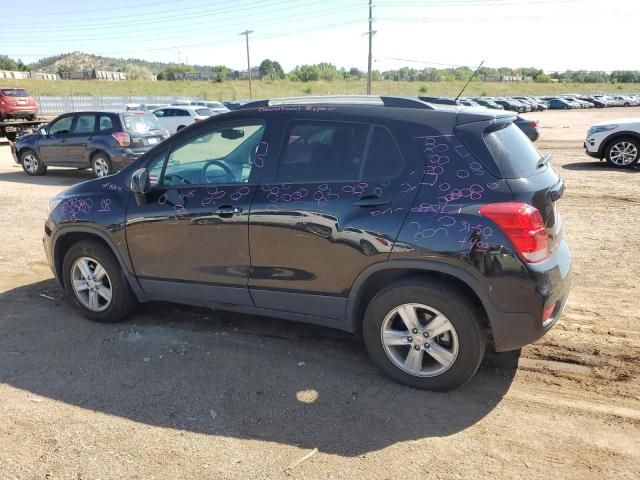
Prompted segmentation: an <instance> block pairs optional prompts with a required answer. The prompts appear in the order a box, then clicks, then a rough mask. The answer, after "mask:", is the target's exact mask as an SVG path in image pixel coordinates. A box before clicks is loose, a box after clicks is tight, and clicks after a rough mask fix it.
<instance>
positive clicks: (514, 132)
mask: <svg viewBox="0 0 640 480" xmlns="http://www.w3.org/2000/svg"><path fill="white" fill-rule="evenodd" d="M484 143H485V145H486V146H487V149H488V150H489V152H490V153H491V156H492V157H493V159H494V160H495V162H496V164H497V165H498V168H500V171H501V172H502V175H503V177H504V178H518V177H530V176H531V175H534V174H535V173H536V170H537V168H538V161H539V160H540V158H542V155H541V154H540V152H539V151H538V149H537V148H536V147H535V145H534V144H533V143H531V141H530V140H529V139H528V138H527V136H526V135H525V134H524V133H522V130H520V128H519V127H517V126H516V125H514V124H513V123H510V124H509V126H507V127H505V128H501V129H500V130H495V131H493V132H490V133H485V134H484Z"/></svg>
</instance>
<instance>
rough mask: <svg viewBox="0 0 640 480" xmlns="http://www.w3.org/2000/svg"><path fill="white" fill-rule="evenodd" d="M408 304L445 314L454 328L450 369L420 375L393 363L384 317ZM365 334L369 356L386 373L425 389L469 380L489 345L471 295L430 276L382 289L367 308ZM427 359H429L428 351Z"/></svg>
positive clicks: (445, 387) (449, 387)
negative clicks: (386, 343)
mask: <svg viewBox="0 0 640 480" xmlns="http://www.w3.org/2000/svg"><path fill="white" fill-rule="evenodd" d="M408 303H419V304H428V305H429V306H430V307H432V308H435V309H437V310H438V311H439V312H441V313H442V314H443V315H445V316H446V318H447V319H448V320H449V322H450V323H451V324H452V325H453V326H454V328H455V332H456V334H457V339H458V354H457V357H456V358H455V360H454V361H453V364H451V366H450V367H449V369H448V370H446V371H444V372H443V373H441V374H439V375H437V376H431V377H421V376H416V375H413V374H410V373H408V372H406V371H404V370H402V369H401V368H400V367H398V366H396V365H395V364H394V363H393V362H392V360H391V359H390V357H389V356H388V355H387V353H386V351H385V348H384V346H383V344H382V339H381V329H382V326H383V323H384V320H385V317H386V316H387V315H388V314H389V313H390V312H391V311H392V310H393V309H394V308H396V307H398V306H400V305H404V304H408ZM362 333H363V338H364V343H365V346H366V348H367V351H368V352H369V356H370V357H371V359H372V360H373V362H374V363H375V364H376V365H377V366H378V367H379V368H380V369H381V370H382V371H383V372H384V373H386V374H387V375H388V376H389V377H391V378H392V379H393V380H395V381H397V382H398V383H401V384H404V385H408V386H411V387H414V388H420V389H425V390H435V391H448V390H452V389H454V388H457V387H460V386H461V385H463V384H464V383H466V382H467V381H468V380H469V379H470V378H471V377H473V375H474V374H475V373H476V372H477V370H478V367H479V366H480V362H481V361H482V359H483V357H484V352H485V346H486V335H485V331H484V328H483V327H482V324H481V316H480V313H479V312H478V310H477V308H476V307H474V305H473V304H472V303H471V301H470V300H469V298H468V297H467V296H466V295H465V294H464V293H463V292H461V291H460V290H459V289H458V288H456V287H455V286H454V285H451V284H447V283H446V282H442V281H437V282H436V281H433V280H429V279H418V278H413V279H406V280H401V281H398V282H395V283H392V284H391V285H389V286H387V287H385V288H384V289H382V290H380V291H379V292H378V293H377V294H376V295H375V296H374V297H373V299H372V300H371V302H370V303H369V305H368V307H367V310H366V313H365V317H364V321H363V332H362ZM408 348H412V347H411V346H409V347H408ZM414 348H415V345H414ZM425 352H426V350H425ZM425 358H429V357H427V356H426V353H425Z"/></svg>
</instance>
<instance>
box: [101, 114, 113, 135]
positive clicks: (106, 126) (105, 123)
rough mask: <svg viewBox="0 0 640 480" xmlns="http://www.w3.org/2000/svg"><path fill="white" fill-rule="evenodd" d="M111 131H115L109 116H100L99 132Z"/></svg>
mask: <svg viewBox="0 0 640 480" xmlns="http://www.w3.org/2000/svg"><path fill="white" fill-rule="evenodd" d="M109 130H113V120H112V119H111V117H110V116H109V115H100V119H99V120H98V131H99V132H107V131H109Z"/></svg>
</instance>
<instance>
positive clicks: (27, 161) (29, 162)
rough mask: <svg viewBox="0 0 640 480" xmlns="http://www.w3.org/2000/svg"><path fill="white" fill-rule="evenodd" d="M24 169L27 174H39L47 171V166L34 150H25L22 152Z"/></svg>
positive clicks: (21, 160)
mask: <svg viewBox="0 0 640 480" xmlns="http://www.w3.org/2000/svg"><path fill="white" fill-rule="evenodd" d="M20 163H21V164H22V169H23V170H24V171H25V173H26V174H27V175H32V176H38V175H44V174H45V173H46V172H47V166H46V165H45V164H44V163H43V162H42V160H40V157H39V156H38V154H37V153H36V152H34V151H33V150H25V151H24V152H22V153H21V154H20Z"/></svg>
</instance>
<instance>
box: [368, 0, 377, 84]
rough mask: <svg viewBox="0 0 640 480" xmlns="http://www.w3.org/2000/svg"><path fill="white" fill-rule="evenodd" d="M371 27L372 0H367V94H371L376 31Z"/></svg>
mask: <svg viewBox="0 0 640 480" xmlns="http://www.w3.org/2000/svg"><path fill="white" fill-rule="evenodd" d="M372 28H373V0H369V32H368V33H369V61H368V68H367V95H371V60H372V54H371V49H372V45H373V35H374V34H375V33H376V32H375V30H372Z"/></svg>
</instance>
